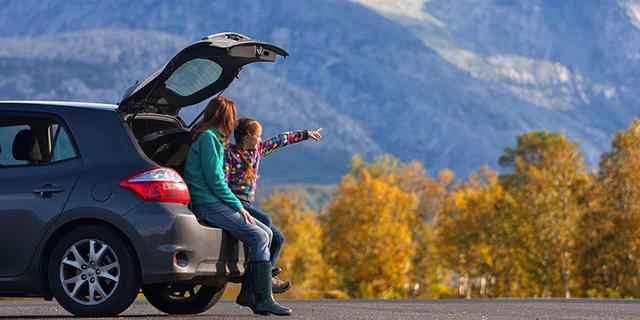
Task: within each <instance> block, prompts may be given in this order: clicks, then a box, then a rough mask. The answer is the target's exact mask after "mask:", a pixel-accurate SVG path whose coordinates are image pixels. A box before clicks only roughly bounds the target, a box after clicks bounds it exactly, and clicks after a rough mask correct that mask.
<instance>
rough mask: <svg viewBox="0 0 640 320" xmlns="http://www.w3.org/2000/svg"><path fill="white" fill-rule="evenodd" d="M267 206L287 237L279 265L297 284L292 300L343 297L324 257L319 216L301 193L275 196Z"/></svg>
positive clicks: (270, 198)
mask: <svg viewBox="0 0 640 320" xmlns="http://www.w3.org/2000/svg"><path fill="white" fill-rule="evenodd" d="M263 207H264V209H265V211H267V212H269V213H271V215H272V218H273V222H274V224H275V225H276V226H277V227H278V228H279V229H280V230H281V231H282V233H283V234H284V235H285V238H286V243H285V246H284V247H283V250H282V253H281V255H280V258H279V259H278V264H279V265H280V266H281V267H282V268H283V270H284V272H285V273H284V275H286V276H288V277H289V279H290V280H291V281H292V283H293V284H294V286H293V288H292V289H290V290H289V292H288V293H287V296H288V297H292V298H327V297H341V296H343V294H340V292H338V291H336V290H335V287H336V281H335V275H334V272H333V269H332V268H330V267H329V266H328V265H327V264H326V262H325V260H324V258H323V256H322V254H321V251H320V250H321V246H322V237H323V235H322V229H321V228H320V225H319V224H318V222H317V221H316V218H317V214H316V213H314V212H312V211H311V210H309V209H308V208H307V207H306V205H305V204H304V201H303V200H302V197H301V196H300V195H299V194H297V193H293V194H284V193H275V194H272V195H271V196H269V197H268V198H267V199H266V200H265V202H264V204H263Z"/></svg>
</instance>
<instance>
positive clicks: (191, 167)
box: [184, 128, 242, 211]
mask: <svg viewBox="0 0 640 320" xmlns="http://www.w3.org/2000/svg"><path fill="white" fill-rule="evenodd" d="M222 136H223V135H222V133H221V132H220V131H219V130H218V129H215V128H214V129H211V130H207V131H205V132H203V133H202V134H201V135H200V137H198V139H197V140H196V141H195V142H194V143H193V144H192V145H191V147H190V148H189V153H187V161H186V164H185V167H184V179H185V181H186V182H187V186H188V187H189V195H190V196H191V203H192V204H193V206H194V207H198V206H201V205H204V204H211V203H218V202H222V203H224V204H226V205H228V206H229V207H231V208H232V209H234V210H236V211H240V209H242V204H241V203H240V201H239V200H238V198H236V196H235V195H234V194H233V193H232V192H231V190H230V189H229V187H228V186H227V182H226V181H225V179H224V177H225V175H224V169H223V165H224V146H223V145H222V142H220V137H222Z"/></svg>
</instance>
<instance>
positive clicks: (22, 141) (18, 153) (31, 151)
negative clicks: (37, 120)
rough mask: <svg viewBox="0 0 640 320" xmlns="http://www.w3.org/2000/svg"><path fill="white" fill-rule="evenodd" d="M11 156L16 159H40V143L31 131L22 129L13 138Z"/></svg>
mask: <svg viewBox="0 0 640 320" xmlns="http://www.w3.org/2000/svg"><path fill="white" fill-rule="evenodd" d="M13 158H14V159H16V160H27V161H42V154H41V153H40V145H39V144H38V140H37V139H36V136H35V135H34V134H33V132H32V131H31V130H29V129H24V130H22V131H20V132H18V134H17V135H16V137H15V138H14V139H13Z"/></svg>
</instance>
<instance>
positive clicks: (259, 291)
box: [251, 261, 292, 316]
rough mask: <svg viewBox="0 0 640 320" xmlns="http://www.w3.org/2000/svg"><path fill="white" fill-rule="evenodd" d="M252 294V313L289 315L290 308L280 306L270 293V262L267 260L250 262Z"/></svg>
mask: <svg viewBox="0 0 640 320" xmlns="http://www.w3.org/2000/svg"><path fill="white" fill-rule="evenodd" d="M251 275H252V278H253V294H254V296H255V303H254V305H253V307H252V308H251V309H252V310H253V313H257V314H264V315H269V314H273V315H277V316H290V315H291V313H292V312H291V309H289V308H285V307H282V306H281V305H279V304H278V303H277V302H275V300H273V295H272V294H271V264H270V263H269V261H265V262H254V263H252V270H251Z"/></svg>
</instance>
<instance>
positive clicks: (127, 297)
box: [48, 225, 140, 317]
mask: <svg viewBox="0 0 640 320" xmlns="http://www.w3.org/2000/svg"><path fill="white" fill-rule="evenodd" d="M48 276H49V286H50V288H51V292H52V293H53V296H54V297H55V298H56V300H57V301H58V303H60V305H62V307H63V308H65V309H66V310H67V311H69V312H71V313H73V314H74V315H77V316H89V317H98V316H114V315H117V314H119V313H120V312H122V311H124V310H125V309H126V308H128V307H129V306H130V305H131V303H133V301H134V300H135V298H136V296H137V294H138V292H139V290H140V270H139V267H138V260H137V258H136V256H135V254H134V253H133V250H132V249H131V248H130V247H129V245H128V243H127V241H126V240H125V239H124V238H123V237H122V236H121V235H120V234H118V233H116V232H114V231H113V230H111V229H109V228H107V227H103V226H97V225H92V226H87V227H82V228H78V229H74V230H72V231H71V232H68V233H67V234H65V235H64V236H63V237H62V238H61V239H60V240H59V241H58V243H57V244H56V245H55V247H54V248H53V251H52V254H51V259H50V260H49V266H48Z"/></svg>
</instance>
